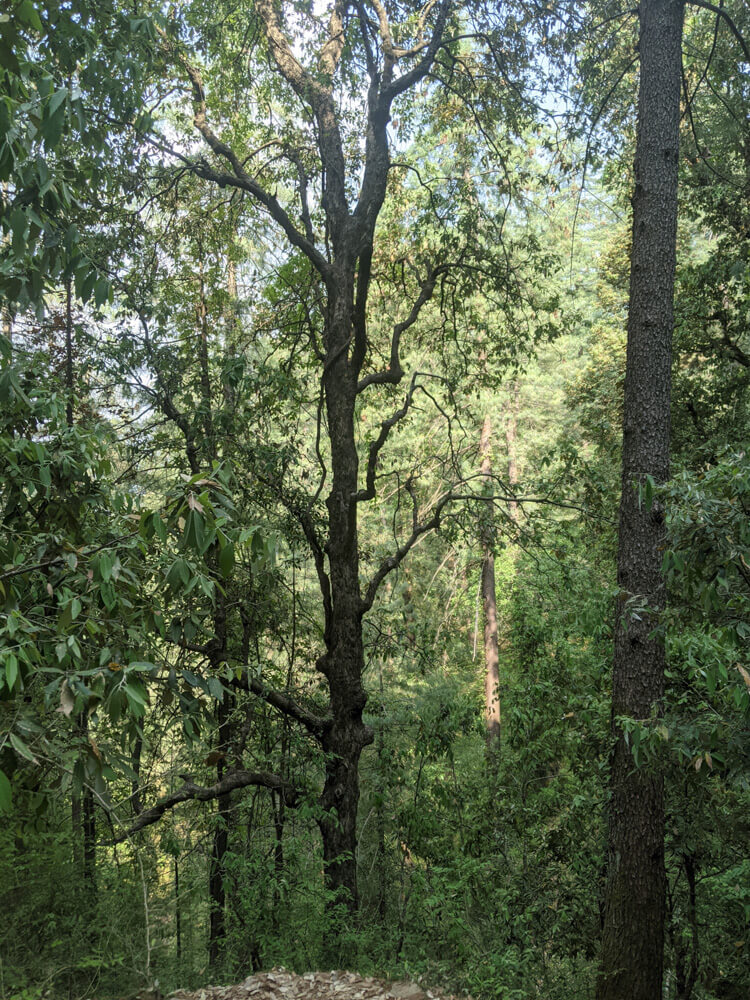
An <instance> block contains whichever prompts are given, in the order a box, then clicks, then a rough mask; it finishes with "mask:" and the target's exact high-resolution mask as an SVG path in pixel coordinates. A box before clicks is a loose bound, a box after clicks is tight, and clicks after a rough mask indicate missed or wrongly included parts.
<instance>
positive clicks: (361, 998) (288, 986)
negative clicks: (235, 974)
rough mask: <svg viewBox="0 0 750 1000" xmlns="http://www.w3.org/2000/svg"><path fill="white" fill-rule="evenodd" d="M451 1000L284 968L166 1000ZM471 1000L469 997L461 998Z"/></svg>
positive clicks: (349, 976)
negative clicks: (301, 973) (294, 971)
mask: <svg viewBox="0 0 750 1000" xmlns="http://www.w3.org/2000/svg"><path fill="white" fill-rule="evenodd" d="M376 997H377V998H378V1000H455V998H453V997H450V996H448V995H446V994H438V993H435V992H434V991H432V990H428V989H424V988H423V987H422V986H419V985H418V984H417V983H410V982H398V983H391V982H387V981H385V980H382V979H372V978H368V977H367V976H358V975H356V973H354V972H307V973H305V974H304V975H301V976H300V975H296V974H295V973H293V972H287V971H286V969H272V970H271V971H270V972H258V973H256V974H255V975H254V976H249V977H248V978H247V979H245V980H244V981H243V982H241V983H237V984H236V985H235V986H205V987H204V988H203V989H200V990H194V991H192V992H187V991H185V990H178V991H177V993H172V994H171V995H170V997H169V1000H375V998H376ZM465 1000H471V997H468V998H465Z"/></svg>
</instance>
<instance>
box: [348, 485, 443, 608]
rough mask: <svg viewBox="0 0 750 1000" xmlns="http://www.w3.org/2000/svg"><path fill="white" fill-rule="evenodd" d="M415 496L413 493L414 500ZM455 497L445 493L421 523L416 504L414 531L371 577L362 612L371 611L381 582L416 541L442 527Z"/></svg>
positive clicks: (401, 560)
mask: <svg viewBox="0 0 750 1000" xmlns="http://www.w3.org/2000/svg"><path fill="white" fill-rule="evenodd" d="M413 499H414V496H413V494H412V500H413ZM453 499H454V494H453V492H452V491H451V490H449V491H448V492H447V493H444V494H443V496H442V497H441V498H440V499H439V500H438V501H437V503H436V504H435V506H434V508H433V512H432V517H430V518H429V520H427V521H423V522H422V523H421V524H419V523H418V518H417V510H416V505H415V508H414V520H413V527H412V533H411V535H409V537H408V538H407V539H406V541H405V542H404V544H403V545H401V546H400V547H399V548H398V549H397V550H396V552H394V554H393V555H392V556H388V558H387V559H384V560H383V562H382V563H381V564H380V566H379V568H378V569H377V571H376V572H375V574H374V575H373V577H372V578H371V580H370V582H369V583H368V585H367V590H366V592H365V596H364V598H363V600H362V604H361V609H362V614H364V613H365V612H366V611H369V610H370V608H371V607H372V605H373V603H374V601H375V597H376V595H377V592H378V588H379V587H380V584H381V583H382V582H383V580H385V578H386V577H387V576H388V574H389V573H392V572H393V570H394V569H397V568H398V567H399V566H400V565H401V563H402V562H403V561H404V559H405V558H406V556H407V555H408V554H409V552H411V550H412V549H413V548H414V546H415V545H416V543H417V542H418V541H419V539H420V538H421V537H422V535H425V534H426V533H427V532H428V531H433V530H437V529H438V528H439V527H440V518H441V515H442V513H443V509H444V508H445V507H446V506H447V505H448V504H449V503H450V502H451V500H453Z"/></svg>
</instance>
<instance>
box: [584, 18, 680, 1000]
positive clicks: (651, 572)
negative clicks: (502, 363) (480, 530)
mask: <svg viewBox="0 0 750 1000" xmlns="http://www.w3.org/2000/svg"><path fill="white" fill-rule="evenodd" d="M683 16H684V0H642V2H641V5H640V9H639V18H640V39H639V52H640V85H639V95H638V123H637V138H636V156H635V191H634V193H633V244H632V251H631V269H630V300H629V311H628V347H627V362H626V376H625V398H624V411H623V455H622V496H621V501H620V527H619V549H618V564H617V569H618V573H617V575H618V586H619V598H618V613H617V621H616V630H615V652H614V665H613V676H612V732H613V737H614V740H615V746H614V751H613V755H612V761H611V776H610V782H611V800H610V806H609V837H608V869H607V887H606V899H605V915H604V928H603V940H602V955H601V967H600V974H599V980H598V986H597V997H598V1000H653V998H654V997H659V996H661V988H662V966H663V951H664V915H665V875H664V792H663V782H662V779H661V777H660V776H659V775H658V774H654V773H650V772H649V771H647V770H646V769H640V770H638V769H636V768H635V767H634V761H633V756H632V753H631V750H630V747H629V745H628V742H627V741H626V738H625V734H624V732H623V729H622V727H621V725H620V723H619V721H618V720H619V719H620V718H621V717H623V716H627V717H630V718H634V719H638V720H648V719H649V718H651V717H652V716H653V715H654V713H655V712H658V711H659V707H660V701H661V698H662V695H663V692H664V670H665V654H664V643H663V638H662V637H661V636H658V635H655V634H654V629H655V627H656V625H657V616H658V614H659V612H660V611H661V610H662V609H663V607H664V597H665V594H664V582H663V579H662V575H661V563H662V550H663V547H664V540H665V521H664V511H663V510H662V507H661V505H660V504H658V503H652V502H650V496H651V488H652V485H653V483H654V482H656V483H663V482H665V481H666V480H667V478H668V477H669V430H670V379H671V362H672V328H673V299H674V278H675V257H676V237H677V178H678V152H679V126H680V85H681V65H682V63H681V54H682V24H683Z"/></svg>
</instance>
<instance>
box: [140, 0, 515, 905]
mask: <svg viewBox="0 0 750 1000" xmlns="http://www.w3.org/2000/svg"><path fill="white" fill-rule="evenodd" d="M197 15H198V16H200V17H202V16H203V14H202V11H197ZM253 16H254V17H256V18H257V21H256V22H255V24H256V27H257V28H258V30H259V32H260V38H261V39H262V45H263V46H264V48H265V50H266V51H267V54H268V56H270V59H271V68H272V73H271V74H270V75H269V73H268V70H267V69H266V68H264V67H263V66H261V64H260V62H259V63H258V77H257V84H256V85H255V89H252V87H251V89H250V93H251V94H252V95H253V97H252V99H253V100H259V99H263V100H266V99H268V95H269V94H273V98H272V103H273V104H274V106H275V108H276V110H275V114H278V115H279V116H280V117H281V119H282V121H284V122H285V125H284V129H285V135H284V138H283V139H282V140H279V139H278V138H276V125H275V123H273V122H272V124H271V126H270V127H267V126H265V125H264V124H262V123H261V122H258V121H257V120H256V121H248V122H246V123H245V125H243V127H242V128H239V127H238V126H237V120H238V119H237V111H236V92H237V90H241V89H242V88H246V87H247V85H248V81H247V80H245V79H243V78H242V76H241V74H240V75H239V76H238V75H237V65H238V64H237V60H236V59H235V58H234V55H233V51H234V50H233V45H235V44H238V41H237V39H236V38H235V36H234V35H233V34H232V30H234V29H232V30H230V29H228V30H227V32H226V33H225V34H223V35H222V34H219V35H213V34H212V33H211V32H210V31H209V32H208V33H207V36H206V37H207V47H208V52H209V55H210V56H211V58H212V59H213V60H214V63H213V65H212V63H211V61H210V60H208V61H207V64H206V66H205V67H203V66H201V65H199V61H198V58H197V57H196V55H195V54H193V53H191V51H190V44H191V42H192V32H193V27H191V28H190V30H189V31H188V30H187V29H183V26H182V25H181V24H179V23H177V22H173V23H170V24H169V25H167V26H166V27H165V29H163V30H162V31H161V32H160V39H161V43H162V45H163V47H164V52H165V55H166V57H167V58H168V59H170V60H171V61H172V63H173V64H174V66H175V67H176V69H177V70H178V72H179V73H180V74H181V75H182V76H183V77H186V78H187V80H188V82H189V85H190V90H191V105H192V121H193V125H194V128H195V129H196V130H197V132H198V133H199V134H200V136H201V137H202V139H203V140H204V142H205V145H206V147H207V152H208V155H201V156H195V155H188V154H187V153H185V152H182V151H181V150H179V149H172V148H170V147H167V145H166V144H165V142H164V140H163V139H161V138H159V137H157V136H154V137H153V143H154V144H155V145H158V146H159V147H160V148H161V149H163V150H165V151H166V152H168V153H170V154H171V155H174V156H176V157H177V158H178V160H179V161H180V163H181V166H180V170H181V171H183V170H185V169H187V170H189V171H191V172H192V173H193V174H195V175H196V176H198V177H200V178H202V179H203V180H205V181H207V182H208V183H209V184H210V185H216V186H218V187H219V188H220V189H224V190H227V189H229V190H231V191H235V192H239V193H240V194H241V195H243V196H245V197H247V198H248V199H249V200H250V201H251V202H252V203H254V204H255V205H256V206H257V208H258V209H260V212H261V214H262V215H264V216H265V217H266V219H268V218H270V222H271V223H272V224H273V228H274V229H275V231H276V233H277V235H279V234H280V235H281V236H282V237H283V239H284V240H285V243H286V249H285V253H286V254H288V255H289V272H290V274H293V273H295V272H296V274H298V275H301V276H302V277H303V279H304V282H305V283H306V285H307V286H308V287H309V288H310V289H311V292H310V297H311V299H312V301H313V303H314V304H313V306H312V308H310V309H309V311H308V319H307V326H306V327H305V337H306V338H307V340H308V344H309V354H308V361H307V362H306V363H309V361H310V360H312V361H313V363H314V364H315V365H316V366H317V372H318V377H319V379H320V386H321V400H322V406H321V408H320V410H319V414H318V428H317V432H316V435H317V439H318V441H319V442H320V439H321V437H323V436H327V439H328V441H327V445H326V446H325V453H326V459H325V463H324V461H323V458H322V456H321V451H320V448H318V457H319V460H320V462H321V464H323V473H322V479H321V481H320V484H319V486H318V489H317V490H316V491H315V492H314V493H313V494H312V495H307V496H305V495H304V494H301V493H300V491H299V490H290V489H289V488H288V486H287V484H285V483H283V482H280V481H276V482H275V483H274V482H271V483H270V484H269V486H270V488H272V489H275V490H276V495H277V497H278V498H279V500H280V501H281V503H282V504H283V505H285V506H286V507H287V509H288V511H289V512H290V513H291V514H292V516H293V517H294V518H295V519H296V520H297V521H298V524H299V526H300V527H301V529H302V531H303V533H304V537H305V539H306V543H307V545H308V546H309V549H310V551H311V554H312V558H313V562H314V565H315V571H316V575H317V580H318V584H319V589H320V599H321V603H322V619H323V626H322V639H323V646H324V650H323V652H322V655H320V656H319V657H318V658H317V661H316V667H317V670H318V671H319V673H320V674H321V675H322V676H323V677H324V678H325V681H326V684H327V688H328V704H327V706H326V707H325V708H324V709H319V708H318V707H316V708H315V709H312V710H311V709H308V708H306V707H305V706H304V705H303V704H301V703H300V701H299V700H298V699H295V698H294V697H292V696H291V695H289V694H282V693H280V692H278V691H275V690H272V689H271V688H269V687H268V686H267V685H266V683H265V682H264V681H262V680H261V679H259V678H257V677H251V676H249V675H248V674H247V673H246V674H245V676H244V678H243V679H241V680H239V681H238V682H237V684H238V686H240V687H244V688H245V689H247V690H249V691H251V692H252V693H254V694H255V695H257V696H259V697H261V698H262V699H264V700H266V701H267V702H268V703H269V704H270V705H272V706H274V707H275V708H276V709H277V710H278V711H280V712H281V713H282V714H284V715H286V716H288V717H289V718H291V719H292V720H294V721H295V722H296V723H297V724H299V725H301V726H302V727H303V729H304V730H306V731H307V733H308V734H309V736H311V737H312V738H313V739H314V740H315V741H316V742H317V743H318V744H319V746H320V748H321V749H322V751H323V754H324V759H325V780H324V784H323V789H322V792H321V795H320V803H319V804H320V813H319V818H318V823H319V826H320V830H321V834H322V839H323V854H324V862H325V871H326V879H327V884H328V887H329V889H330V890H331V897H332V899H334V900H335V901H339V902H341V901H343V902H344V904H345V906H346V908H348V909H355V908H356V906H357V899H358V890H357V873H356V817H357V802H358V797H359V778H358V767H359V759H360V755H361V753H362V751H363V749H364V748H365V747H366V746H367V745H368V744H369V743H370V742H372V737H373V734H372V731H371V729H370V727H369V726H368V725H366V723H365V721H364V718H363V712H364V708H365V704H366V693H365V688H364V682H363V672H364V666H365V660H364V649H363V638H362V623H363V618H364V616H365V615H366V614H367V612H368V611H369V610H370V609H371V608H372V606H373V604H374V602H375V599H376V596H377V594H378V591H379V589H380V587H381V585H382V584H383V581H384V580H385V579H386V578H387V577H388V576H389V575H390V574H391V573H392V572H393V571H394V570H396V569H397V568H398V567H399V566H400V565H401V563H402V562H403V560H404V559H405V558H406V556H407V555H408V553H409V552H410V550H411V549H412V548H413V546H414V545H415V544H416V543H417V542H418V541H419V539H421V538H422V537H423V536H424V535H425V534H426V533H427V532H430V531H432V530H433V529H435V528H437V527H438V526H439V524H440V519H441V514H442V512H443V511H444V509H445V508H446V506H447V505H448V504H449V503H450V502H451V500H452V499H453V496H454V491H453V490H452V489H451V487H450V486H448V488H447V489H445V490H444V491H443V492H442V494H441V495H439V496H438V497H437V498H434V499H433V500H432V501H431V502H430V503H426V504H425V503H424V501H422V500H420V496H419V492H418V490H417V484H416V480H415V479H414V478H410V479H409V480H408V481H407V483H406V484H405V487H404V490H405V495H408V498H409V502H410V503H411V504H412V505H413V516H412V518H411V519H410V522H409V526H408V529H407V530H406V531H405V532H404V535H403V536H402V538H401V539H400V541H399V543H398V547H397V549H396V551H395V552H392V553H391V554H389V555H387V556H385V557H384V558H382V559H381V560H380V561H379V562H378V563H377V565H376V566H375V567H374V569H373V571H372V573H371V575H370V576H369V579H367V580H365V581H364V583H363V581H362V579H361V573H360V570H361V567H360V551H359V541H358V530H359V528H358V525H359V518H360V514H359V511H360V509H361V505H362V504H365V503H367V502H369V501H371V500H373V499H374V498H375V497H376V492H377V489H376V484H377V479H378V474H379V471H378V470H379V462H380V460H381V455H382V450H383V448H384V446H385V444H386V442H387V441H388V439H389V436H390V435H391V432H392V431H393V429H394V428H395V427H396V426H397V425H398V424H399V423H400V422H401V421H402V420H404V418H405V417H406V416H407V414H408V413H410V411H411V407H412V403H413V400H414V398H415V395H416V394H417V392H418V391H419V390H420V389H421V386H420V382H419V377H418V373H415V374H414V375H413V376H412V379H411V382H410V387H409V389H408V391H407V393H406V396H405V399H404V402H403V405H400V406H397V407H396V408H395V409H394V410H393V411H392V412H391V414H390V415H389V416H387V417H385V418H384V419H383V420H382V421H381V422H380V426H379V429H378V430H377V432H376V434H375V435H374V436H373V438H372V439H371V440H370V441H369V443H368V446H367V450H366V456H367V457H366V464H365V469H364V474H362V473H361V471H360V446H359V442H358V439H357V438H358V435H357V432H356V427H357V419H356V417H357V412H358V409H359V408H360V407H361V406H362V405H363V400H364V399H366V398H367V397H368V396H370V395H372V394H373V393H377V392H379V391H380V392H382V393H383V395H384V397H385V399H386V400H388V401H391V400H392V399H393V389H394V388H395V387H397V386H398V385H399V384H400V383H401V381H402V379H404V377H405V368H404V363H403V354H402V350H403V348H402V339H403V338H404V336H405V334H406V333H407V331H410V330H411V329H412V328H413V327H415V326H416V324H418V321H419V320H420V318H421V316H422V314H423V311H424V310H425V308H426V306H427V304H428V303H429V302H430V300H431V299H432V297H433V295H434V293H435V292H436V291H437V290H438V289H439V290H440V292H441V297H442V299H443V300H444V301H446V302H449V303H450V302H452V301H453V300H454V299H455V297H456V295H457V294H459V289H460V288H461V287H462V282H465V284H466V286H467V287H468V286H472V287H474V286H475V285H476V283H477V282H478V281H483V282H484V283H485V287H486V288H487V291H491V290H492V289H496V290H499V289H504V294H506V296H508V297H512V291H514V289H513V283H516V282H517V281H518V277H517V275H516V274H514V273H513V271H512V269H511V268H509V266H508V259H507V257H504V256H503V253H506V252H507V250H506V249H504V250H502V251H501V250H500V248H498V249H497V256H496V258H495V256H494V255H493V254H492V253H491V252H489V251H488V248H487V246H486V245H485V244H483V242H482V241H481V240H479V241H478V240H477V232H476V230H474V231H473V232H469V227H468V226H467V227H465V230H464V231H459V232H458V234H456V232H455V231H453V232H452V231H451V230H450V228H449V227H448V226H447V225H445V223H444V222H443V227H442V229H440V228H438V229H437V236H436V237H435V238H431V237H430V236H429V235H428V236H426V237H424V238H423V240H422V244H423V245H422V246H420V250H419V253H418V254H416V255H415V259H414V260H413V261H408V262H405V261H401V264H402V269H403V270H404V271H405V272H406V274H407V276H408V280H404V281H403V282H402V286H403V290H404V291H405V292H407V291H408V292H410V293H411V294H412V295H413V298H412V300H411V302H410V303H408V304H407V305H406V306H405V307H404V306H403V305H401V304H400V303H399V305H398V309H399V311H400V312H401V313H402V315H401V317H400V318H396V319H395V320H394V322H392V323H391V324H390V329H389V331H388V333H387V336H388V342H387V344H386V345H385V349H384V350H383V349H382V346H381V345H380V344H378V345H376V340H375V337H374V336H373V329H375V330H377V331H378V335H380V334H381V333H382V326H381V325H380V324H376V323H374V322H373V317H372V315H371V306H370V305H369V301H370V297H371V286H372V281H373V266H374V260H375V257H376V249H377V245H378V239H377V233H376V227H377V224H378V219H379V216H380V213H381V209H382V207H383V205H384V202H385V199H386V193H387V190H388V185H389V178H390V176H391V170H392V164H391V158H390V145H391V142H392V140H391V139H390V138H389V134H388V126H389V121H390V119H391V112H392V109H393V106H394V102H396V101H397V99H399V98H401V97H402V96H403V97H404V99H406V95H411V97H412V100H413V101H414V107H413V108H412V110H411V112H407V119H408V115H409V114H411V115H412V116H413V117H414V118H415V119H419V117H420V116H421V115H422V114H423V109H422V108H421V107H420V103H419V102H418V101H416V100H415V98H414V95H415V91H416V89H417V88H418V87H419V86H420V85H422V82H423V81H424V80H425V79H426V78H427V77H428V75H429V74H430V73H431V72H432V71H433V70H434V69H435V68H436V67H437V66H438V62H439V61H440V59H444V61H445V62H444V65H443V64H441V65H440V67H439V68H440V70H441V72H448V71H450V73H454V71H456V69H457V68H458V70H460V69H461V66H462V63H461V58H466V59H467V60H469V61H470V53H468V51H467V52H466V53H465V52H464V49H465V48H466V46H465V43H464V42H463V41H462V40H460V39H457V40H455V41H454V40H452V39H451V38H450V37H449V36H448V24H449V21H451V18H452V17H453V16H454V15H453V14H452V6H451V4H450V3H449V2H448V0H443V2H441V3H439V4H436V5H430V6H428V7H426V8H423V9H422V8H420V9H417V8H416V7H415V9H414V11H412V13H411V18H407V19H406V20H404V21H403V23H402V24H401V25H399V26H398V27H397V26H396V25H395V24H393V23H392V20H391V17H390V15H389V14H388V12H387V11H386V9H385V8H384V7H382V6H381V5H380V3H373V5H372V10H371V11H370V12H369V13H368V11H367V9H366V7H365V6H363V7H360V6H358V5H357V6H355V5H350V4H347V3H345V2H336V3H334V4H333V5H332V6H331V8H330V10H329V11H328V17H327V20H326V21H325V22H323V21H321V19H320V18H318V17H317V16H314V17H312V18H310V19H309V25H310V37H309V40H308V42H307V43H306V48H308V49H309V50H310V51H311V52H312V55H311V56H310V58H309V59H308V60H306V61H303V58H302V57H301V56H299V55H298V54H297V51H296V50H295V48H294V47H293V45H292V41H291V35H290V28H289V25H290V24H291V23H292V22H293V20H294V18H295V17H296V16H302V15H301V14H300V12H299V11H297V10H296V8H294V6H293V5H291V4H290V5H288V6H287V5H285V6H283V7H282V8H277V7H275V6H274V5H273V4H272V3H270V2H267V0H261V2H259V3H258V4H257V5H256V6H255V7H254V8H253ZM305 17H307V15H305ZM451 24H452V22H451ZM455 28H456V32H457V33H458V21H456V24H455ZM181 35H184V36H185V41H184V42H183V41H182V40H181V38H180V36H181ZM253 58H254V57H253ZM482 58H483V59H484V60H485V61H486V62H488V63H489V64H490V65H491V64H492V60H493V56H492V54H485V56H483V57H482ZM209 73H210V74H212V75H211V78H210V81H209V83H206V82H204V77H205V78H206V80H208V79H209V77H208V75H207V74H209ZM348 74H351V79H352V80H354V81H357V86H359V85H360V83H361V84H362V85H363V86H364V87H365V88H366V91H367V97H366V111H365V112H364V114H365V118H366V127H365V129H364V130H361V129H360V128H359V127H354V128H353V124H352V121H351V120H350V117H349V113H348V110H347V100H348V99H347V100H345V99H343V98H342V97H341V96H340V95H341V93H342V91H341V90H340V88H341V87H342V86H343V87H344V90H343V93H344V94H346V93H348V92H349V91H348V88H349V77H348ZM470 79H471V77H470V76H469V75H468V74H467V80H470ZM235 86H236V88H237V89H236V90H235V89H233V88H235ZM243 129H244V131H243ZM362 132H364V135H362ZM360 140H361V141H360ZM254 142H255V143H257V145H255V146H254V145H253V144H252V143H254ZM269 146H270V147H274V148H277V149H278V156H277V157H276V159H277V160H278V161H279V163H280V164H281V166H280V168H279V170H278V174H277V177H278V182H279V184H280V185H281V187H280V188H279V189H277V190H278V191H279V192H280V193H278V194H277V193H275V190H274V185H273V184H271V183H270V182H268V181H267V180H265V179H264V173H263V171H262V170H260V168H259V172H257V173H252V172H251V166H249V165H248V164H251V165H252V164H253V161H254V159H255V158H256V157H257V156H258V155H259V154H260V153H261V152H262V151H263V150H264V149H266V148H268V147H269ZM292 186H294V188H296V191H295V192H294V194H292V193H291V190H290V189H291V188H292ZM486 214H487V217H488V218H489V213H486ZM498 215H499V213H498ZM439 218H440V217H439ZM457 236H458V238H457ZM500 238H501V234H500ZM495 239H498V236H497V233H496V235H495ZM407 243H408V241H407ZM501 262H502V263H501ZM506 279H507V282H508V283H509V284H510V289H509V287H508V284H506ZM378 348H379V349H378ZM383 355H384V358H383V362H384V363H383V365H382V367H381V366H380V357H383ZM328 462H330V484H331V485H330V492H329V495H328V497H327V499H326V501H325V512H324V511H323V510H321V508H320V505H319V504H318V502H317V501H318V497H319V496H320V494H321V491H322V489H323V485H324V482H325V479H326V477H327V475H328V469H327V468H326V465H327V464H328Z"/></svg>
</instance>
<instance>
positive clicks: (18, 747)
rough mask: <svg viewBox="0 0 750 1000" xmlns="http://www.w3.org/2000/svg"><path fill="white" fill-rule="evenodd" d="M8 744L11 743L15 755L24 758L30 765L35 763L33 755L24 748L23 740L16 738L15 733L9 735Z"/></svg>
mask: <svg viewBox="0 0 750 1000" xmlns="http://www.w3.org/2000/svg"><path fill="white" fill-rule="evenodd" d="M10 742H11V743H12V745H13V749H14V750H15V751H16V753H19V754H20V755H21V756H22V757H25V758H26V760H30V761H31V763H32V764H36V763H37V759H36V757H35V756H34V754H33V753H32V752H31V750H29V748H28V747H27V746H26V744H25V743H24V742H23V740H22V739H20V738H19V737H18V736H16V734H15V733H11V734H10Z"/></svg>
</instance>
